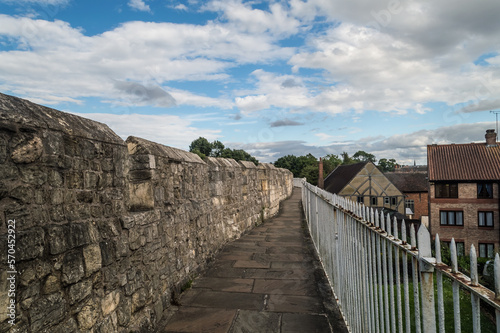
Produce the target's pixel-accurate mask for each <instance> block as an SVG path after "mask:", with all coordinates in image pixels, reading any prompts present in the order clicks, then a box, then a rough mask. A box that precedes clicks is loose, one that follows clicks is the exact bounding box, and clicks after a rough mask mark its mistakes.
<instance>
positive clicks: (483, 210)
mask: <svg viewBox="0 0 500 333" xmlns="http://www.w3.org/2000/svg"><path fill="white" fill-rule="evenodd" d="M485 137H486V142H483V143H469V144H449V145H429V146H427V162H428V168H429V185H430V186H429V219H430V231H431V234H432V236H433V237H434V236H435V235H436V234H439V237H440V239H441V240H442V241H443V242H450V241H451V239H452V238H455V241H456V242H457V252H458V253H459V254H462V255H463V254H468V252H469V250H470V246H471V245H474V246H475V247H476V250H477V252H478V255H479V256H480V257H491V256H493V254H494V251H498V250H499V243H500V222H499V206H500V193H499V191H500V187H499V183H500V147H499V145H498V143H497V142H496V134H495V132H494V130H488V131H486V136H485Z"/></svg>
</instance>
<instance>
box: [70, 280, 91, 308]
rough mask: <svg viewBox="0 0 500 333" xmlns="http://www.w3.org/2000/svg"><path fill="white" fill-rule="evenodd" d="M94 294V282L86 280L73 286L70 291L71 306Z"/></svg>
mask: <svg viewBox="0 0 500 333" xmlns="http://www.w3.org/2000/svg"><path fill="white" fill-rule="evenodd" d="M91 292H92V281H91V280H84V281H81V282H79V283H75V284H72V285H71V286H70V287H69V290H68V298H69V303H70V304H75V303H77V302H79V301H81V300H82V299H84V298H85V297H87V296H88V295H90V293H91Z"/></svg>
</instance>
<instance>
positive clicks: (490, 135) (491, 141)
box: [484, 129, 497, 147]
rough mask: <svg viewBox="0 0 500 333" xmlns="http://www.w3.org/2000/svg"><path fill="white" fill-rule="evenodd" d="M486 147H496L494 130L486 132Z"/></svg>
mask: <svg viewBox="0 0 500 333" xmlns="http://www.w3.org/2000/svg"><path fill="white" fill-rule="evenodd" d="M484 137H485V138H486V146H487V147H496V146H497V134H496V133H495V130H494V129H489V130H486V135H485V136H484Z"/></svg>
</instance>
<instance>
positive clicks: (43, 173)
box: [0, 94, 293, 332]
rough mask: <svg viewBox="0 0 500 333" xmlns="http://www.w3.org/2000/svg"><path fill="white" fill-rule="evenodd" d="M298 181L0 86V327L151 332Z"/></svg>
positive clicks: (271, 168)
mask: <svg viewBox="0 0 500 333" xmlns="http://www.w3.org/2000/svg"><path fill="white" fill-rule="evenodd" d="M292 186H293V176H292V174H291V173H290V172H289V171H287V170H284V169H278V168H275V167H274V166H273V165H270V164H259V165H258V166H255V165H254V164H253V163H251V162H236V161H234V160H231V159H222V158H208V159H207V160H205V161H204V160H202V159H200V158H199V157H198V156H197V155H195V154H192V153H189V152H186V151H182V150H179V149H175V148H171V147H167V146H164V145H161V144H158V143H154V142H150V141H147V140H144V139H141V138H137V137H129V138H128V139H127V140H126V142H124V141H123V140H122V139H121V138H120V137H119V136H117V135H116V134H115V133H114V132H113V131H111V130H110V129H109V128H108V127H107V126H106V125H104V124H101V123H98V122H95V121H91V120H88V119H85V118H81V117H78V116H75V115H71V114H67V113H63V112H60V111H57V110H53V109H50V108H46V107H42V106H39V105H36V104H33V103H31V102H28V101H25V100H21V99H18V98H14V97H11V96H7V95H3V94H0V209H1V212H2V214H0V221H1V226H0V245H1V246H0V267H1V269H0V274H1V276H0V332H77V331H81V332H87V331H92V332H134V331H141V330H142V331H150V330H152V329H153V328H154V327H155V325H156V324H157V323H158V321H159V320H160V319H161V317H162V316H163V314H164V313H165V311H167V310H168V309H169V307H170V306H171V304H173V303H175V302H176V298H177V296H178V293H179V292H180V288H181V287H182V285H183V284H184V283H186V282H187V281H188V280H189V279H191V278H192V277H193V276H194V275H195V274H197V272H200V271H201V270H203V269H204V268H206V267H207V264H208V263H209V262H210V261H211V259H212V258H213V257H214V255H215V254H216V253H217V252H218V251H219V250H220V249H221V248H222V246H223V245H224V244H225V243H227V242H228V241H230V240H233V239H236V238H238V237H240V236H241V235H242V234H243V233H245V232H246V231H248V230H249V229H251V228H252V227H253V226H255V225H257V224H260V223H262V221H263V219H265V218H267V217H269V216H271V215H273V214H276V213H277V212H278V210H279V203H280V201H281V200H283V199H285V198H286V197H288V196H289V195H290V194H291V191H292ZM13 226H15V228H14V227H13ZM9 235H10V236H9ZM12 236H14V237H15V238H13V237H12ZM12 239H14V240H15V241H12ZM13 244H14V246H12V245H13ZM9 254H11V257H9V256H8V255H9ZM11 259H14V261H13V262H12V261H11V263H13V265H12V266H11V267H9V265H8V262H9V261H8V260H11ZM12 272H15V273H12ZM12 277H13V278H12ZM12 282H13V283H12ZM12 290H13V293H12ZM12 303H14V306H15V310H9V307H12V306H11V304H12ZM13 313H14V314H15V325H14V326H11V325H10V323H9V321H10V320H11V318H12V314H13Z"/></svg>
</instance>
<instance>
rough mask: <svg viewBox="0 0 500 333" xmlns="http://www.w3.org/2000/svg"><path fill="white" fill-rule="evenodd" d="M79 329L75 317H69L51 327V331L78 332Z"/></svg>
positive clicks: (54, 332) (53, 332)
mask: <svg viewBox="0 0 500 333" xmlns="http://www.w3.org/2000/svg"><path fill="white" fill-rule="evenodd" d="M77 330H78V326H77V324H76V320H75V319H74V318H73V317H69V318H68V319H67V320H65V321H63V322H62V323H60V324H59V325H57V326H55V327H51V328H50V332H51V333H68V332H76V331H77Z"/></svg>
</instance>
